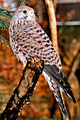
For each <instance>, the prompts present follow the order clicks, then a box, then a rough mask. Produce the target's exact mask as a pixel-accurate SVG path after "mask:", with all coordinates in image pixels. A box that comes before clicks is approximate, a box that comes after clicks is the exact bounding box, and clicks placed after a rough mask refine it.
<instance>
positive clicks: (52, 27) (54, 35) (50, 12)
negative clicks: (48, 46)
mask: <svg viewBox="0 0 80 120" xmlns="http://www.w3.org/2000/svg"><path fill="white" fill-rule="evenodd" d="M45 4H46V8H47V10H48V16H49V26H50V30H51V41H52V43H53V45H54V48H55V50H56V52H57V53H58V54H59V51H58V42H57V26H56V17H55V9H54V7H53V2H52V0H45ZM54 6H55V5H54Z"/></svg>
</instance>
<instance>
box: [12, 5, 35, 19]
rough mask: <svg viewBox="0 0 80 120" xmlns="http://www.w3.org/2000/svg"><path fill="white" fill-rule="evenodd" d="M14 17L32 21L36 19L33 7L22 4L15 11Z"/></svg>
mask: <svg viewBox="0 0 80 120" xmlns="http://www.w3.org/2000/svg"><path fill="white" fill-rule="evenodd" d="M12 19H13V20H17V19H18V20H19V19H26V20H29V21H32V20H35V13H34V10H33V9H32V8H31V7H28V6H21V7H19V8H18V9H17V10H16V11H15V13H14V15H13V17H12Z"/></svg>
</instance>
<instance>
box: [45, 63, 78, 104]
mask: <svg viewBox="0 0 80 120" xmlns="http://www.w3.org/2000/svg"><path fill="white" fill-rule="evenodd" d="M44 72H45V73H46V74H48V76H49V77H50V78H51V79H52V81H55V82H56V83H57V85H59V87H61V88H62V90H63V92H65V93H66V95H68V96H69V97H70V98H71V99H72V101H73V102H76V100H75V98H74V96H73V93H72V91H71V87H70V85H69V83H68V82H67V79H66V78H65V76H64V75H63V73H62V72H61V70H60V69H59V68H58V67H57V66H55V65H45V66H44Z"/></svg>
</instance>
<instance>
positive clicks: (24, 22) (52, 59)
mask: <svg viewBox="0 0 80 120" xmlns="http://www.w3.org/2000/svg"><path fill="white" fill-rule="evenodd" d="M9 34H10V45H11V48H12V50H13V53H14V54H15V55H16V56H17V58H18V59H19V60H20V61H21V62H22V63H23V64H25V63H26V62H27V59H28V58H30V57H32V56H38V57H40V58H41V59H42V60H44V69H43V75H44V77H45V79H46V80H47V82H48V84H49V86H50V89H51V90H52V91H53V93H54V96H55V98H56V100H57V102H58V105H59V107H60V109H61V111H62V113H63V114H64V116H65V118H66V120H68V115H67V111H66V107H65V104H64V101H63V98H62V96H61V92H60V88H62V90H63V91H64V92H65V93H66V94H67V95H68V96H69V97H70V98H71V99H72V100H73V102H75V98H74V96H73V93H72V91H71V88H70V85H69V83H68V82H67V80H66V78H65V76H64V75H63V73H62V71H61V68H62V65H61V62H60V59H59V57H58V55H57V53H56V51H55V49H54V47H53V45H52V43H51V41H50V39H49V37H48V35H47V34H46V33H45V32H44V31H43V29H42V28H41V26H40V25H39V24H38V23H37V22H36V19H35V13H34V10H33V9H32V8H30V7H28V6H22V7H19V8H18V9H17V10H16V11H15V13H14V15H13V16H12V20H11V22H10V26H9Z"/></svg>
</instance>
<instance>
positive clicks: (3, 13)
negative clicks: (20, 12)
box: [0, 9, 13, 20]
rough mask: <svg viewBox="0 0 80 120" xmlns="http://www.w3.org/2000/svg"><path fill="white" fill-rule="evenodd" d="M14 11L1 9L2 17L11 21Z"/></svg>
mask: <svg viewBox="0 0 80 120" xmlns="http://www.w3.org/2000/svg"><path fill="white" fill-rule="evenodd" d="M12 12H13V11H7V10H5V9H0V16H2V17H5V18H7V19H9V20H10V19H11V18H12V15H10V14H11V13H12Z"/></svg>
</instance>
